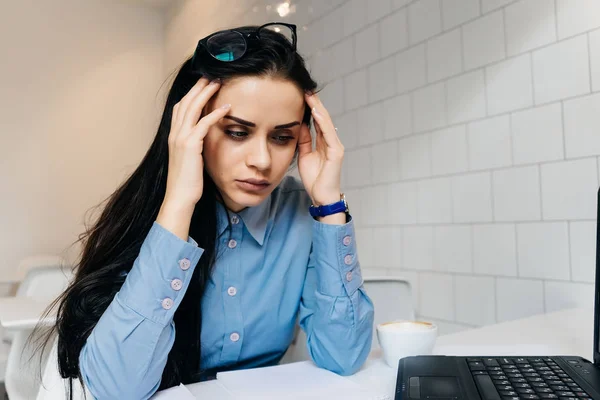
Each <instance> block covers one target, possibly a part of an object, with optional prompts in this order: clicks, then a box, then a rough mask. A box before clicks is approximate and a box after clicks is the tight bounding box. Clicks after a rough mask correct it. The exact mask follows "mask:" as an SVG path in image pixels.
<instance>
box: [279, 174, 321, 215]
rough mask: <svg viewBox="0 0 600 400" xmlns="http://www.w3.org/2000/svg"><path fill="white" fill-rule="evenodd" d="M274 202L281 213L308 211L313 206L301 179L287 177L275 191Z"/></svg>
mask: <svg viewBox="0 0 600 400" xmlns="http://www.w3.org/2000/svg"><path fill="white" fill-rule="evenodd" d="M272 196H273V197H272V200H274V202H275V203H276V204H277V208H278V209H279V211H283V209H299V210H304V211H308V207H309V206H310V204H311V200H310V196H309V195H308V193H307V192H306V189H305V188H304V185H303V184H302V181H300V179H298V178H296V177H294V176H290V175H288V176H286V177H285V178H283V180H282V181H281V183H280V184H279V185H278V186H277V188H276V189H275V190H274V191H273V194H272Z"/></svg>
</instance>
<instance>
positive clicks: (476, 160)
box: [467, 115, 511, 170]
mask: <svg viewBox="0 0 600 400" xmlns="http://www.w3.org/2000/svg"><path fill="white" fill-rule="evenodd" d="M467 142H468V143H469V166H470V168H471V169H472V170H478V169H487V168H498V167H505V166H508V165H511V137H510V118H509V116H507V115H503V116H500V117H495V118H489V119H486V120H483V121H477V122H473V123H470V124H469V125H468V126H467Z"/></svg>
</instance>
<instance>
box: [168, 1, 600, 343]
mask: <svg viewBox="0 0 600 400" xmlns="http://www.w3.org/2000/svg"><path fill="white" fill-rule="evenodd" d="M279 3H281V2H279V1H268V0H261V1H247V2H240V1H236V2H232V1H230V2H228V4H221V3H219V5H218V7H219V8H217V9H215V4H216V3H215V4H213V3H212V2H211V3H209V6H208V8H204V6H205V4H206V2H196V1H192V0H188V1H179V2H177V4H176V5H175V6H173V7H171V9H170V10H169V13H168V18H167V23H166V43H165V47H166V51H165V56H166V59H165V62H166V65H168V66H173V65H176V64H177V63H180V62H181V61H183V57H184V56H189V55H191V53H192V51H193V49H194V48H195V44H196V42H197V40H198V39H199V38H201V37H203V36H205V35H206V34H208V33H210V32H212V31H214V30H216V29H221V28H225V27H230V26H233V25H241V24H244V23H248V22H255V23H262V22H267V21H272V20H287V21H292V22H294V23H297V24H298V25H299V31H300V32H299V47H300V51H301V52H302V54H303V55H304V56H305V57H306V58H307V59H308V61H309V65H310V67H311V69H312V72H313V73H314V74H315V76H316V77H317V78H318V80H319V81H320V82H321V83H323V84H324V86H325V89H324V90H323V92H322V94H321V96H322V98H323V99H324V102H325V105H326V106H327V107H328V109H329V111H330V113H332V114H333V116H334V121H335V123H336V125H337V126H338V128H339V132H340V136H341V137H342V141H343V142H344V144H345V147H346V150H347V155H346V160H345V171H344V172H345V173H344V180H343V186H344V189H345V190H346V192H347V195H348V198H349V200H350V206H351V208H352V211H353V215H354V217H355V220H356V223H357V236H358V239H357V243H358V246H359V259H360V260H361V264H362V266H363V269H364V272H365V274H368V275H373V274H388V275H400V276H405V277H407V278H408V279H410V280H411V281H412V283H413V285H414V288H415V297H416V301H417V305H418V312H419V315H420V317H421V318H424V319H429V320H434V321H437V322H438V323H439V324H440V326H441V330H442V332H450V331H455V330H461V329H465V328H468V327H473V326H479V325H485V324H490V323H494V322H500V321H505V320H510V319H514V318H518V317H524V316H528V315H531V314H534V313H539V312H548V311H554V310H558V309H563V308H567V307H573V306H587V307H590V308H591V307H592V305H593V285H592V283H593V281H594V254H595V249H594V246H595V232H594V220H595V212H596V211H595V210H596V190H597V188H598V185H599V181H598V175H599V167H598V156H599V155H600V133H599V128H600V119H599V118H598V115H599V114H598V112H597V110H598V109H600V94H595V92H597V91H598V90H600V31H599V30H597V28H598V27H600V2H598V1H596V0H557V1H549V0H520V1H511V0H413V1H410V0H377V1H370V2H367V1H366V0H326V1H322V0H296V1H291V5H292V7H293V8H294V9H295V12H294V13H292V14H290V15H289V16H287V17H284V18H282V17H279V16H278V15H277V13H276V6H277V5H278V4H279ZM231 4H236V5H237V6H238V7H239V8H238V9H237V10H236V11H235V12H232V13H229V12H223V10H226V9H228V6H229V5H231ZM240 8H241V9H242V11H241V12H240V11H239V9H240Z"/></svg>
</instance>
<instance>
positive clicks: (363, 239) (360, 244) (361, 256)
mask: <svg viewBox="0 0 600 400" xmlns="http://www.w3.org/2000/svg"><path fill="white" fill-rule="evenodd" d="M354 232H355V235H356V254H357V256H358V261H359V262H360V266H361V268H369V267H373V266H374V265H373V228H356V229H355V230H354Z"/></svg>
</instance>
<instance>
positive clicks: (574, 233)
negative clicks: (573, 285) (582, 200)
mask: <svg viewBox="0 0 600 400" xmlns="http://www.w3.org/2000/svg"><path fill="white" fill-rule="evenodd" d="M569 235H570V238H569V242H570V243H571V279H572V280H574V281H578V282H589V283H594V277H595V273H596V222H595V221H594V222H592V221H577V222H571V223H570V224H569Z"/></svg>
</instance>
